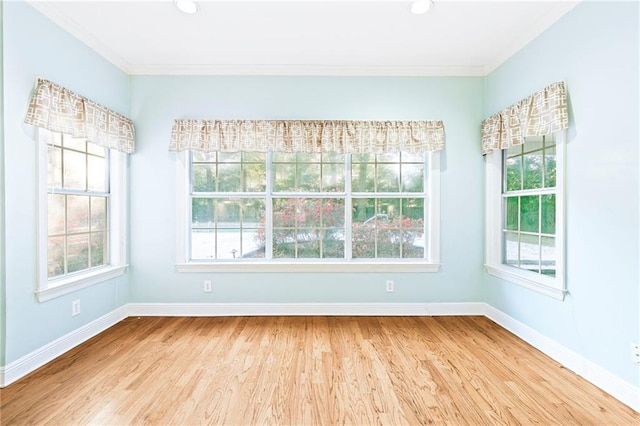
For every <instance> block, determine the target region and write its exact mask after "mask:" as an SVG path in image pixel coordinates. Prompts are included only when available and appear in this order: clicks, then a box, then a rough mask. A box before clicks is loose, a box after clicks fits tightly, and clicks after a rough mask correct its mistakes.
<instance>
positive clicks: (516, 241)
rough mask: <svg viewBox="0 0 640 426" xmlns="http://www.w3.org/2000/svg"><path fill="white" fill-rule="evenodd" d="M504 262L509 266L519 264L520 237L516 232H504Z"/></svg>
mask: <svg viewBox="0 0 640 426" xmlns="http://www.w3.org/2000/svg"><path fill="white" fill-rule="evenodd" d="M503 246H504V263H506V264H507V265H509V266H515V267H516V268H517V267H518V265H519V263H520V262H519V259H520V255H519V253H520V238H519V236H518V234H517V233H516V232H505V233H504V244H503Z"/></svg>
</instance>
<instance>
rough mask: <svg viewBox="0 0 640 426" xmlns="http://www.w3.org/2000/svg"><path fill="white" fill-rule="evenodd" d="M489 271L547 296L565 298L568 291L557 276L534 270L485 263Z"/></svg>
mask: <svg viewBox="0 0 640 426" xmlns="http://www.w3.org/2000/svg"><path fill="white" fill-rule="evenodd" d="M485 268H486V270H487V273H488V274H489V275H493V276H494V277H498V278H500V279H503V280H505V281H509V282H511V283H514V284H517V285H519V286H522V287H525V288H528V289H530V290H533V291H536V292H538V293H540V294H544V295H545V296H549V297H552V298H554V299H558V300H564V296H565V294H566V293H567V292H566V290H565V289H564V288H562V285H559V284H558V282H559V280H558V279H557V278H551V277H547V276H544V275H540V274H535V273H533V272H527V271H521V270H518V269H516V268H511V267H508V266H505V265H499V266H494V265H485Z"/></svg>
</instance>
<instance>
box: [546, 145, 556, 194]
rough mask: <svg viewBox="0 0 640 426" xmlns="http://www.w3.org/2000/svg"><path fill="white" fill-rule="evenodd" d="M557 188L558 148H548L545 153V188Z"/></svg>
mask: <svg viewBox="0 0 640 426" xmlns="http://www.w3.org/2000/svg"><path fill="white" fill-rule="evenodd" d="M555 186H556V148H555V146H554V147H551V148H547V149H545V151H544V187H545V188H554V187H555Z"/></svg>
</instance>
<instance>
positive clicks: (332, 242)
mask: <svg viewBox="0 0 640 426" xmlns="http://www.w3.org/2000/svg"><path fill="white" fill-rule="evenodd" d="M343 211H344V210H343ZM322 257H323V258H343V257H344V226H343V227H342V228H328V229H325V230H324V232H323V235H322Z"/></svg>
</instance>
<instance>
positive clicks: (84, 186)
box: [37, 129, 126, 300]
mask: <svg viewBox="0 0 640 426" xmlns="http://www.w3.org/2000/svg"><path fill="white" fill-rule="evenodd" d="M38 135H39V139H40V149H39V153H40V154H39V163H40V177H39V187H40V208H39V215H40V229H39V241H40V244H39V245H40V248H39V253H40V261H39V263H40V266H39V284H38V291H37V294H38V297H39V299H40V300H47V299H49V298H52V297H56V296H59V295H62V294H65V293H68V292H70V291H73V290H76V289H78V288H82V287H86V286H88V285H91V284H94V283H96V282H99V281H103V280H105V279H108V278H112V277H114V276H117V275H120V274H121V273H123V271H124V243H125V239H124V184H125V182H124V181H125V179H126V176H125V173H126V167H125V154H124V153H121V152H118V151H115V150H111V149H107V148H104V147H101V146H99V145H95V144H93V143H91V142H87V140H86V139H84V138H82V139H80V138H73V137H71V136H69V135H66V134H62V133H59V132H53V131H48V130H44V129H39V130H38Z"/></svg>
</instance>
